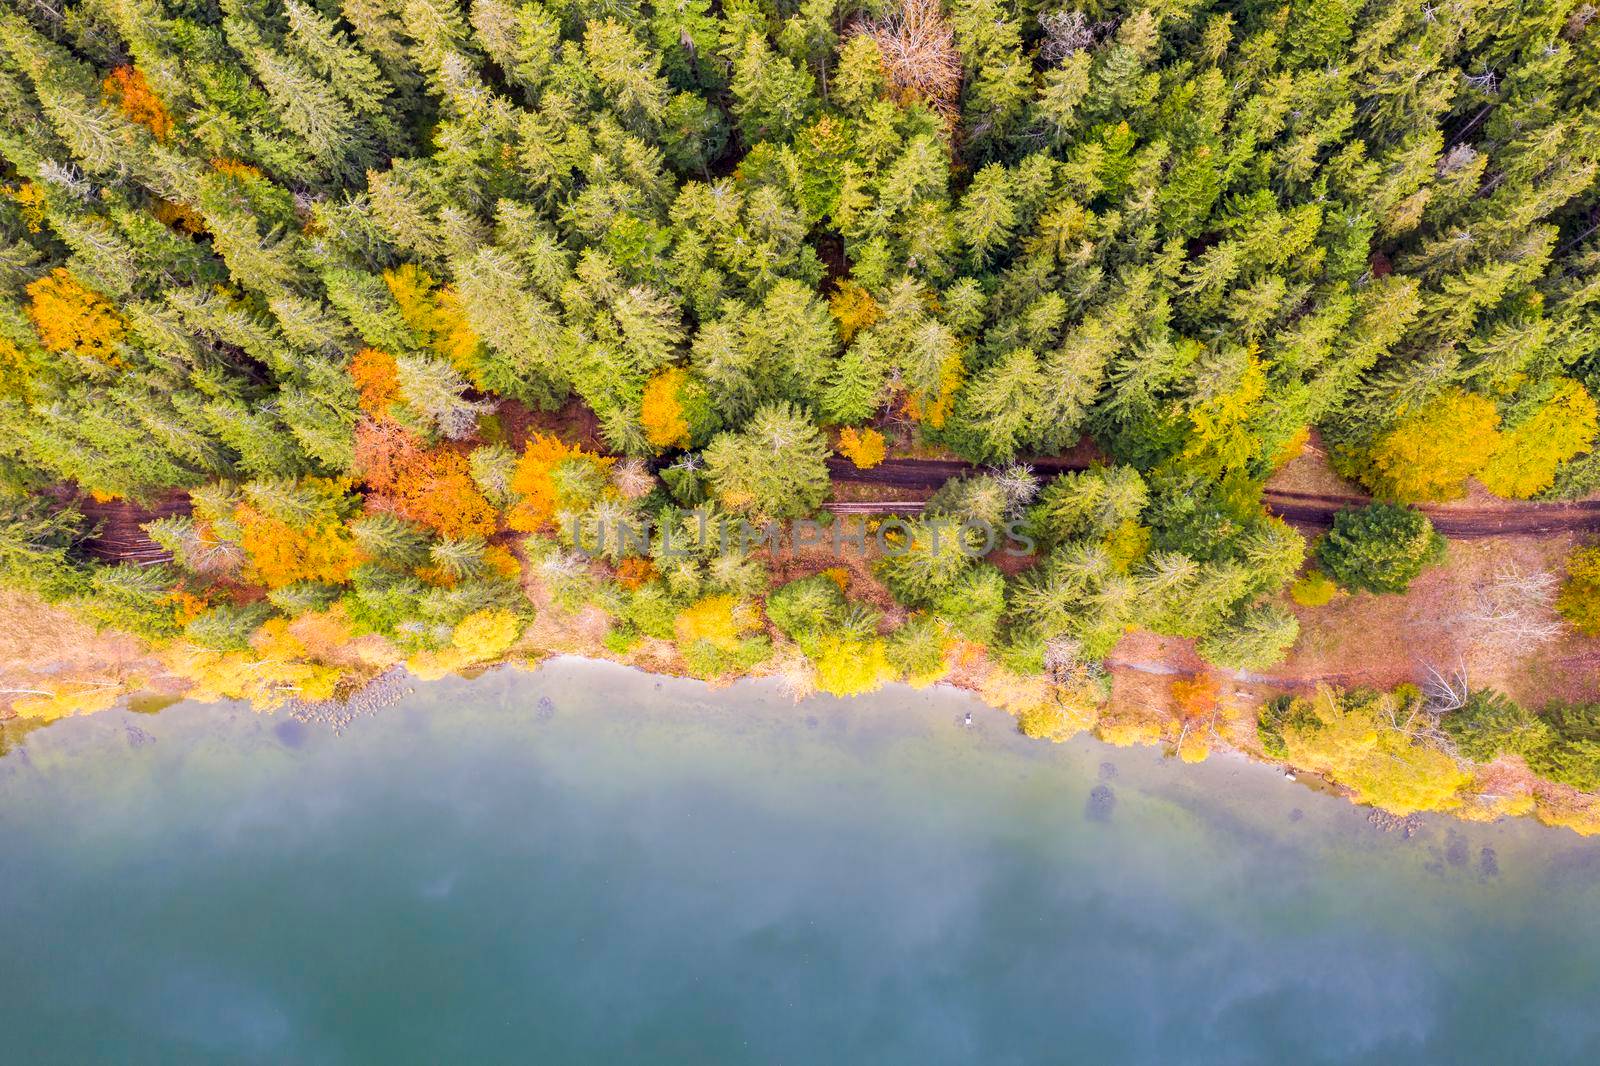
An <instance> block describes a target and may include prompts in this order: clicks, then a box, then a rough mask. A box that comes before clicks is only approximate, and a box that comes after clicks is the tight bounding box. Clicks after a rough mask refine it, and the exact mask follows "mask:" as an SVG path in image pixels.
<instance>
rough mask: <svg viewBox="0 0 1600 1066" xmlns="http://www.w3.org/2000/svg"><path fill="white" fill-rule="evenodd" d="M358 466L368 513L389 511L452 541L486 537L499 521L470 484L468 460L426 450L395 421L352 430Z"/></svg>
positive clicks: (455, 454) (448, 452) (441, 450)
mask: <svg viewBox="0 0 1600 1066" xmlns="http://www.w3.org/2000/svg"><path fill="white" fill-rule="evenodd" d="M356 467H357V469H358V470H360V472H361V476H362V478H363V479H364V480H365V481H366V483H367V485H368V486H369V487H370V488H371V489H372V491H373V495H371V496H369V497H368V499H367V506H368V508H369V509H371V510H380V511H389V512H392V513H393V514H396V515H399V516H400V517H401V518H406V519H409V520H411V521H413V522H416V523H418V524H419V525H424V526H427V527H428V528H429V529H431V530H433V531H434V532H436V533H438V534H440V535H442V536H445V537H450V538H452V539H457V540H459V539H464V538H466V537H487V536H490V535H491V534H493V533H494V531H495V528H496V525H497V522H496V519H497V517H498V513H497V512H496V511H495V509H494V507H493V505H491V504H490V503H489V501H488V500H486V499H485V498H484V496H483V493H482V492H481V491H480V490H479V489H478V486H477V484H476V483H475V482H474V481H473V480H472V474H471V472H470V470H469V468H468V466H467V460H466V457H465V456H463V455H461V454H460V453H459V452H455V451H452V450H451V449H449V448H444V447H432V448H430V447H426V446H424V445H423V443H422V442H421V441H419V440H418V439H417V438H416V437H415V436H413V435H412V434H411V433H408V432H407V431H406V430H405V429H403V428H401V427H400V426H397V425H395V424H394V423H393V422H371V421H369V422H365V423H363V424H361V425H360V426H358V427H357V428H356Z"/></svg>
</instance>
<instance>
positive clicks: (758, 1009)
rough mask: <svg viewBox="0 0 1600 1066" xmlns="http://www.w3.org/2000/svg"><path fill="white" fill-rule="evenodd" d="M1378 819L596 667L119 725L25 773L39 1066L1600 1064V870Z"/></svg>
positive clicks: (22, 828) (1097, 759)
mask: <svg viewBox="0 0 1600 1066" xmlns="http://www.w3.org/2000/svg"><path fill="white" fill-rule="evenodd" d="M542 701H543V702H542ZM969 710H970V711H972V713H973V715H974V724H973V725H972V726H971V727H970V728H969V727H964V726H963V725H962V717H963V715H964V714H965V713H966V712H967V711H969ZM1366 814H1367V812H1366V811H1365V810H1363V809H1359V808H1355V807H1351V806H1349V805H1348V804H1346V803H1345V802H1344V801H1343V800H1340V799H1336V798H1332V797H1329V796H1325V795H1320V794H1317V793H1314V792H1312V791H1310V790H1309V789H1307V788H1305V787H1304V786H1302V785H1299V784H1295V783H1292V782H1289V781H1285V780H1284V779H1283V778H1282V777H1280V776H1279V775H1277V774H1276V773H1274V772H1272V771H1271V770H1269V769H1267V768H1264V767H1257V766H1252V765H1249V764H1247V763H1244V762H1242V761H1240V760H1237V759H1231V758H1230V759H1213V760H1212V761H1210V762H1208V763H1206V764H1203V765H1200V766H1185V765H1182V764H1180V763H1176V762H1173V761H1168V760H1163V759H1162V758H1161V757H1160V755H1159V753H1157V752H1156V751H1154V750H1153V749H1131V750H1117V749H1113V748H1108V747H1105V746H1104V745H1101V744H1099V743H1097V742H1095V741H1092V740H1087V739H1085V740H1081V741H1075V742H1072V743H1069V744H1064V745H1052V744H1046V743H1039V742H1030V741H1027V740H1025V739H1024V738H1021V737H1019V736H1017V735H1016V734H1015V732H1014V730H1013V726H1012V722H1011V720H1010V719H1009V718H1007V717H1006V716H1005V715H1003V714H1000V713H999V712H996V711H992V710H988V709H986V708H984V707H982V706H981V705H979V704H978V703H977V702H975V701H973V700H970V699H968V698H966V697H965V696H963V695H960V694H955V693H949V692H932V691H929V692H912V691H908V690H904V689H897V690H892V691H889V692H885V693H881V694H878V695H875V696H873V697H870V698H862V699H857V700H854V701H838V700H828V699H817V700H813V701H810V702H807V703H804V704H801V705H799V706H796V705H795V704H793V703H792V702H790V701H789V700H788V699H787V698H785V697H783V696H781V695H779V694H778V693H777V692H776V691H775V690H774V689H772V688H770V687H768V686H764V685H761V684H741V685H738V686H735V687H733V688H731V689H724V690H721V691H716V692H712V691H708V690H707V689H705V688H703V687H702V686H699V685H696V684H693V683H689V682H681V681H673V680H660V679H656V678H652V677H648V676H645V675H641V674H635V673H631V672H628V671H624V670H622V669H620V668H614V667H610V666H604V665H594V664H583V663H578V662H572V661H561V662H557V663H554V664H552V665H549V666H547V667H545V668H544V669H542V670H540V671H538V672H536V673H525V672H517V671H500V672H497V673H494V674H491V675H489V676H487V677H484V678H480V679H478V680H476V681H471V682H468V681H462V680H452V681H447V682H442V683H439V684H434V685H427V686H421V687H420V688H419V691H418V692H416V693H415V694H413V695H411V696H409V697H407V698H405V699H404V700H402V701H401V702H400V703H398V704H397V705H394V706H391V707H387V708H384V709H383V710H380V711H378V712H377V713H376V714H374V715H372V716H371V717H367V718H362V719H359V720H357V721H356V722H354V723H353V724H352V725H351V726H350V727H349V728H348V729H346V730H345V731H344V732H343V734H342V735H335V734H334V733H333V732H332V731H331V730H328V729H327V728H325V727H320V726H306V725H301V724H299V723H297V722H295V721H293V720H291V719H287V718H285V717H283V716H272V715H257V714H254V713H252V712H251V711H249V710H248V709H246V708H240V707H233V706H215V705H213V706H199V705H193V704H180V705H177V706H174V707H171V708H168V709H166V710H164V711H162V712H161V713H159V714H157V715H141V714H133V713H127V712H106V713H102V714H98V715H94V716H92V717H86V718H82V719H72V720H69V721H64V722H60V723H57V724H55V725H52V726H50V727H48V728H46V729H41V730H38V731H36V732H34V733H32V734H30V735H29V736H28V737H27V739H26V741H25V742H24V743H23V744H22V746H21V747H20V748H19V749H18V750H17V751H14V752H12V753H11V754H10V755H8V756H6V757H5V758H4V759H3V760H0V908H3V914H4V928H5V934H4V944H3V947H0V1061H4V1062H6V1063H15V1064H19V1066H21V1064H34V1063H70V1064H88V1063H117V1064H135V1063H161V1064H173V1063H258V1062H259V1063H292V1064H322V1063H380V1064H398V1063H450V1064H455V1063H480V1062H483V1063H498V1062H515V1063H540V1064H547V1063H622V1062H649V1063H715V1064H721V1063H747V1062H748V1063H821V1064H832V1063H871V1064H882V1063H915V1064H933V1063H983V1064H985V1066H993V1064H1005V1063H1079V1062H1084V1063H1145V1062H1147V1063H1174V1062H1201V1063H1206V1062H1214V1063H1228V1064H1235V1063H1254V1062H1262V1063H1266V1062H1271V1063H1294V1064H1295V1066H1304V1064H1308V1063H1324V1062H1327V1063H1335V1062H1337V1063H1345V1062H1370V1063H1384V1064H1391V1063H1414V1062H1431V1063H1449V1064H1458V1063H1478V1062H1481V1063H1495V1064H1504V1063H1541V1064H1543V1063H1566V1062H1571V1063H1579V1062H1583V1063H1593V1062H1595V1061H1596V1057H1597V1055H1600V1010H1597V1009H1596V1008H1597V1004H1600V841H1587V842H1586V841H1584V840H1582V839H1581V838H1579V837H1577V836H1574V835H1572V834H1570V833H1567V832H1565V831H1561V830H1554V829H1547V828H1543V827H1540V826H1538V825H1535V824H1532V823H1529V822H1506V823H1501V824H1498V825H1493V826H1469V825H1462V824H1458V823H1455V822H1452V821H1450V820H1447V819H1442V818H1441V819H1427V820H1425V822H1424V825H1423V828H1422V830H1421V831H1420V832H1419V833H1417V834H1415V835H1413V836H1411V837H1410V838H1409V839H1407V838H1405V837H1404V836H1402V835H1401V834H1399V833H1396V832H1385V831H1383V830H1381V829H1378V828H1376V827H1375V826H1373V825H1372V824H1370V823H1369V822H1368V821H1367V818H1366Z"/></svg>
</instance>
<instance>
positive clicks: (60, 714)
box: [11, 681, 124, 722]
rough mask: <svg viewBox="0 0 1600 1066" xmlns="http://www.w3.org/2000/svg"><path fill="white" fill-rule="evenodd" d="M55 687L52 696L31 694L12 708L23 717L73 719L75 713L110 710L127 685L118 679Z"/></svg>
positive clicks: (19, 700) (65, 683)
mask: <svg viewBox="0 0 1600 1066" xmlns="http://www.w3.org/2000/svg"><path fill="white" fill-rule="evenodd" d="M51 687H52V688H53V689H54V691H53V692H51V693H50V694H49V695H45V694H42V693H30V694H29V695H26V696H23V697H22V698H20V699H18V700H17V701H16V702H14V703H12V705H11V709H12V710H13V711H15V712H16V713H17V717H19V718H37V719H39V720H41V721H45V722H49V721H53V720H55V719H57V718H70V717H71V716H73V715H75V714H93V713H94V712H96V711H104V710H109V709H110V708H111V707H113V706H115V705H116V702H117V700H119V699H121V698H122V694H123V692H124V688H123V686H122V685H121V684H119V683H114V682H113V683H106V684H92V683H89V682H73V681H68V682H63V683H62V684H60V685H52V686H51Z"/></svg>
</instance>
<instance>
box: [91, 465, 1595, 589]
mask: <svg viewBox="0 0 1600 1066" xmlns="http://www.w3.org/2000/svg"><path fill="white" fill-rule="evenodd" d="M1028 465H1029V466H1030V467H1032V468H1033V471H1034V473H1036V474H1039V475H1041V476H1043V477H1045V478H1050V477H1054V476H1056V475H1058V474H1062V473H1065V472H1067V471H1070V470H1083V469H1087V467H1088V466H1089V463H1088V462H1087V461H1084V460H1078V459H1062V458H1058V457H1052V458H1048V459H1034V460H1030V461H1029V462H1028ZM982 469H983V467H981V466H978V465H976V464H973V463H966V462H962V461H961V460H959V459H885V460H884V461H883V462H882V463H880V464H879V465H877V466H875V467H873V468H872V469H870V470H861V469H859V468H857V467H856V465H855V464H854V463H852V462H850V461H849V460H848V459H839V458H832V459H829V460H828V473H829V475H830V476H831V477H832V478H833V480H834V481H836V482H840V483H845V484H859V485H879V486H883V487H886V488H898V489H927V490H930V491H929V493H928V495H929V496H931V495H932V491H931V490H934V489H937V488H938V487H939V486H941V485H943V484H944V483H945V482H946V481H948V480H949V479H950V478H953V477H956V476H958V475H961V474H969V473H973V472H976V471H979V470H982ZM1263 496H1264V498H1265V500H1266V503H1267V507H1268V508H1269V509H1270V510H1271V511H1272V513H1273V514H1276V515H1277V516H1278V517H1280V518H1282V519H1284V520H1285V521H1287V522H1290V523H1292V524H1294V525H1296V526H1299V527H1301V528H1304V529H1327V528H1328V527H1329V526H1331V525H1332V524H1333V516H1334V515H1335V514H1337V513H1338V512H1339V511H1342V510H1344V509H1346V508H1350V507H1361V506H1363V505H1365V504H1367V503H1370V502H1372V501H1371V500H1370V499H1368V498H1367V497H1364V496H1348V495H1324V494H1320V493H1310V492H1293V491H1289V490H1287V489H1274V488H1272V487H1270V486H1269V487H1268V488H1267V490H1266V492H1265V493H1264V494H1263ZM926 503H927V498H926V497H924V498H922V499H916V500H876V501H836V502H833V503H828V504H824V508H825V509H826V510H828V511H831V512H833V513H834V514H918V513H920V512H921V511H922V509H923V507H924V506H925V505H926ZM78 509H79V510H80V511H82V512H83V515H84V517H85V518H86V519H88V520H89V521H90V522H91V523H97V524H98V525H99V526H100V531H99V533H98V534H97V535H96V536H94V537H92V538H90V539H89V540H88V541H86V542H85V545H84V546H85V548H86V549H87V550H88V552H89V554H91V555H93V556H95V557H96V558H99V559H103V560H106V561H108V562H129V563H137V564H139V565H141V566H150V565H154V564H156V563H163V562H167V561H169V560H170V559H171V558H172V556H171V554H170V553H169V552H167V551H166V550H165V549H163V548H162V547H161V546H160V545H158V544H156V543H155V541H153V540H151V539H150V537H149V535H148V534H147V533H145V531H144V530H143V529H142V528H141V527H142V526H143V524H144V523H146V522H149V521H152V520H154V519H157V518H165V517H170V516H172V515H183V514H188V513H189V510H190V503H189V494H188V493H186V492H182V491H180V490H174V491H172V492H169V493H167V494H166V495H164V496H162V497H160V498H159V499H157V500H156V501H154V502H153V503H151V504H149V505H143V504H136V503H133V502H131V501H129V500H109V501H100V500H95V499H92V498H89V497H84V498H83V499H82V500H80V501H79V502H78ZM1419 510H1421V511H1422V512H1423V513H1424V514H1426V515H1427V516H1428V517H1429V519H1431V520H1432V521H1433V527H1434V528H1435V529H1437V530H1438V531H1439V532H1440V533H1442V534H1444V535H1445V536H1447V537H1455V538H1457V539H1462V540H1471V539H1477V538H1482V537H1511V536H1523V537H1526V536H1541V535H1551V534H1558V533H1572V532H1578V533H1588V532H1600V500H1583V501H1576V502H1563V503H1532V502H1528V501H1524V500H1507V501H1505V502H1504V503H1500V504H1495V505H1492V506H1485V505H1483V504H1481V503H1472V504H1423V505H1421V506H1420V507H1419Z"/></svg>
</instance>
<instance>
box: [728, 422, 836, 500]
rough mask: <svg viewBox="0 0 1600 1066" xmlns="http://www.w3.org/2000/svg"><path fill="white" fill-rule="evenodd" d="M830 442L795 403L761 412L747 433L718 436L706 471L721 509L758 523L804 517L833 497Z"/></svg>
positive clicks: (750, 424)
mask: <svg viewBox="0 0 1600 1066" xmlns="http://www.w3.org/2000/svg"><path fill="white" fill-rule="evenodd" d="M827 455H828V444H827V441H826V440H825V439H824V438H823V436H822V432H821V431H820V430H819V429H818V428H817V426H816V424H815V423H813V422H812V421H811V420H810V419H809V418H807V417H806V415H805V413H804V412H803V411H802V410H801V409H799V408H797V407H795V406H794V405H793V404H787V403H779V404H770V405H768V406H766V407H761V408H759V409H757V410H756V412H755V414H753V415H751V417H750V421H749V422H748V423H746V425H745V427H744V429H742V430H740V431H739V432H737V433H719V434H717V436H716V437H714V438H713V439H712V441H711V444H710V446H709V447H707V448H706V451H705V458H706V472H707V474H708V476H709V477H710V479H711V485H712V487H713V489H714V490H715V492H716V494H717V498H718V500H719V501H720V502H721V503H722V505H723V506H724V507H726V508H728V509H729V510H731V511H738V512H741V513H744V514H748V515H751V516H753V517H756V518H758V519H763V520H765V519H784V518H799V517H801V516H803V515H808V514H810V513H812V512H813V511H815V510H816V509H817V506H818V505H819V504H821V503H822V501H823V499H824V498H825V497H826V496H827V495H828V466H827Z"/></svg>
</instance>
